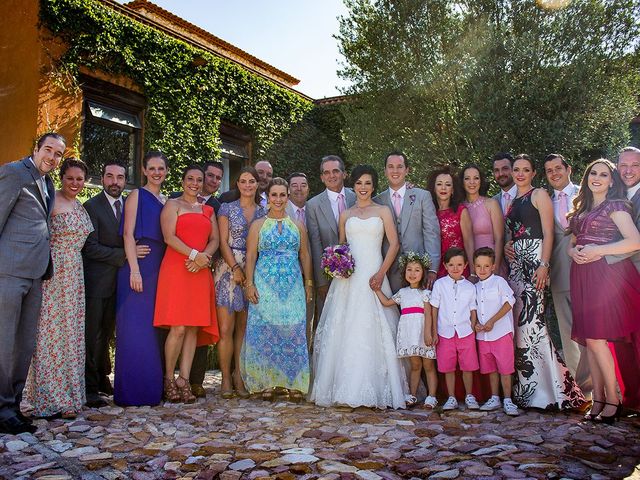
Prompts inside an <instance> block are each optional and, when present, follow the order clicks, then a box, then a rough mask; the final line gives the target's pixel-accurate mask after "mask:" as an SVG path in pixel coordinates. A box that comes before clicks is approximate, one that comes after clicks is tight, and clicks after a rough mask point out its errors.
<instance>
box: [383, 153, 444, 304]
mask: <svg viewBox="0 0 640 480" xmlns="http://www.w3.org/2000/svg"><path fill="white" fill-rule="evenodd" d="M408 173H409V160H408V159H407V156H406V155H405V154H404V153H402V152H391V153H389V154H388V155H387V158H386V159H385V161H384V174H385V176H386V177H387V180H388V181H389V188H388V189H387V190H385V191H384V192H382V193H381V194H380V195H378V196H376V197H375V198H374V199H373V201H374V202H376V203H378V204H380V205H387V206H388V207H389V208H391V212H392V213H393V219H394V220H395V222H396V227H397V229H398V239H399V240H400V251H399V252H398V256H400V254H402V252H408V251H413V252H417V253H425V252H426V253H428V254H429V257H431V269H430V270H429V272H428V273H427V272H425V274H426V275H427V279H428V281H427V288H428V289H431V287H432V286H433V282H434V281H435V279H436V274H437V270H438V265H440V224H439V223H438V217H437V216H436V210H435V207H434V205H433V200H431V194H430V193H429V192H427V191H426V190H422V189H421V188H415V187H412V188H409V187H408V186H407V183H406V181H405V179H406V177H407V174H408ZM388 249H389V242H387V239H386V236H385V240H384V243H383V244H382V254H383V255H386V254H387V250H388ZM396 260H397V259H396ZM387 277H388V278H389V283H390V284H391V291H393V292H397V291H398V290H400V288H401V287H402V281H403V278H402V273H401V272H400V269H399V268H398V262H397V261H394V262H393V264H392V265H391V268H390V269H389V272H387ZM377 287H380V285H377V286H376V285H372V288H377Z"/></svg>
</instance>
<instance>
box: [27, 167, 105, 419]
mask: <svg viewBox="0 0 640 480" xmlns="http://www.w3.org/2000/svg"><path fill="white" fill-rule="evenodd" d="M87 172H88V171H87V166H86V165H85V164H84V163H83V162H81V161H80V160H75V159H67V160H65V161H64V162H63V163H62V165H61V166H60V178H61V180H62V189H61V190H59V191H57V192H56V201H55V207H54V210H53V213H52V216H51V257H52V259H53V269H54V275H53V277H52V278H51V279H50V280H46V281H45V282H44V283H43V285H42V309H41V312H40V320H39V322H38V331H37V334H36V335H37V336H36V348H35V350H34V354H33V360H32V362H31V369H30V370H29V376H28V378H27V384H26V387H25V399H26V400H27V401H28V402H29V403H30V404H31V405H33V407H34V411H33V414H34V415H35V416H38V417H50V416H58V415H60V416H62V417H63V418H74V417H75V416H76V414H77V413H78V412H79V411H80V410H81V409H82V405H83V404H84V402H85V385H84V365H85V343H84V313H85V297H84V272H83V268H82V254H81V250H82V247H83V246H84V242H85V240H86V239H87V237H88V236H89V234H90V233H91V232H92V231H93V225H92V224H91V219H90V218H89V214H88V213H87V212H86V211H85V209H84V207H83V206H82V205H81V204H80V202H79V201H78V200H77V199H76V196H77V195H78V194H79V193H80V192H81V191H82V189H83V188H84V182H85V179H86V176H87Z"/></svg>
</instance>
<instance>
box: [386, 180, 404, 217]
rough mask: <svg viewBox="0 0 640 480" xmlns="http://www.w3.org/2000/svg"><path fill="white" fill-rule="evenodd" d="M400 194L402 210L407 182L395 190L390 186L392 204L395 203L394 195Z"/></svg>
mask: <svg viewBox="0 0 640 480" xmlns="http://www.w3.org/2000/svg"><path fill="white" fill-rule="evenodd" d="M396 193H397V194H398V195H400V211H402V207H403V206H404V196H405V194H406V193H407V184H406V183H405V184H404V185H402V186H401V187H400V188H399V189H398V190H394V189H393V188H391V187H389V198H390V199H391V205H393V195H394V194H396Z"/></svg>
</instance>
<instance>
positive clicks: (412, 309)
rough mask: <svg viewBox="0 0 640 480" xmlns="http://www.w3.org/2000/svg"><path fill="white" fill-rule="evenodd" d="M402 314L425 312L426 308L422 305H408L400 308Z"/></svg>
mask: <svg viewBox="0 0 640 480" xmlns="http://www.w3.org/2000/svg"><path fill="white" fill-rule="evenodd" d="M400 313H401V314H402V315H408V314H410V313H424V308H422V307H407V308H403V309H402V310H400Z"/></svg>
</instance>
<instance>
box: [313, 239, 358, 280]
mask: <svg viewBox="0 0 640 480" xmlns="http://www.w3.org/2000/svg"><path fill="white" fill-rule="evenodd" d="M355 266H356V264H355V262H354V261H353V257H352V256H351V251H350V250H349V244H348V243H343V244H339V245H333V246H331V247H327V248H325V249H324V253H323V254H322V260H321V261H320V267H322V270H323V271H324V274H325V276H326V277H327V278H330V279H331V278H349V277H350V276H351V274H352V273H353V270H354V268H355Z"/></svg>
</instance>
